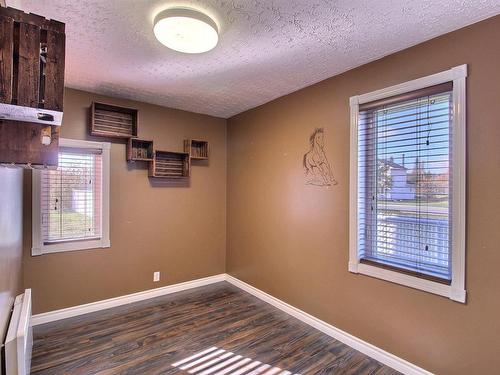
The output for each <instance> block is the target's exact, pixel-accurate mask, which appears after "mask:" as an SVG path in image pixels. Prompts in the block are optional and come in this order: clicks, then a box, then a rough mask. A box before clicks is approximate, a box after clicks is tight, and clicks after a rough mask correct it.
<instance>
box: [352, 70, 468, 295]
mask: <svg viewBox="0 0 500 375" xmlns="http://www.w3.org/2000/svg"><path fill="white" fill-rule="evenodd" d="M466 77H467V65H460V66H457V67H454V68H451V69H449V70H446V71H444V72H440V73H437V74H433V75H430V76H427V77H423V78H418V79H415V80H412V81H408V82H405V83H402V84H399V85H395V86H391V87H388V88H385V89H381V90H377V91H373V92H370V93H367V94H363V95H358V96H353V97H351V98H350V106H351V145H350V149H351V152H350V160H351V163H350V207H349V211H350V213H349V226H350V228H349V266H348V269H349V271H350V272H352V273H359V274H364V275H368V276H371V277H376V278H379V279H383V280H387V281H390V282H393V283H397V284H401V285H405V286H408V287H411V288H415V289H420V290H424V291H426V292H430V293H434V294H438V295H441V296H445V297H448V298H450V299H452V300H454V301H457V302H462V303H465V299H466V291H465V230H466V228H465V199H466V191H465V189H466V184H465V178H466V161H465V159H466V113H465V111H466ZM450 81H453V116H454V117H453V135H452V147H453V151H454V154H453V161H452V163H453V164H452V168H453V187H452V188H453V197H452V199H453V202H452V203H453V204H452V231H453V238H452V249H453V253H452V281H451V285H445V284H441V283H439V282H436V281H431V280H426V279H422V278H419V277H416V276H411V275H407V274H403V273H400V272H397V271H391V270H388V269H384V268H381V267H376V266H371V265H368V264H364V263H361V262H360V259H359V255H358V234H357V228H358V206H357V192H358V163H357V160H358V116H359V106H360V105H361V104H364V103H368V102H372V101H375V100H379V99H384V98H388V97H391V96H395V95H400V94H404V93H407V92H410V91H414V90H419V89H423V88H426V87H430V86H434V85H439V84H442V83H446V82H450Z"/></svg>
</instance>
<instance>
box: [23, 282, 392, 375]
mask: <svg viewBox="0 0 500 375" xmlns="http://www.w3.org/2000/svg"><path fill="white" fill-rule="evenodd" d="M34 336H35V340H34V350H33V360H32V374H72V375H78V374H169V375H174V374H187V370H184V371H183V370H180V369H178V368H175V367H173V366H172V364H174V363H175V362H177V361H181V360H183V359H185V358H187V357H189V356H191V355H193V354H196V353H199V352H201V351H203V350H205V349H208V348H210V347H217V348H220V349H223V350H225V351H226V352H227V351H230V352H232V353H234V355H241V356H242V357H245V358H250V359H251V360H252V361H260V362H262V363H264V364H268V365H270V366H277V367H279V368H281V369H283V370H288V371H290V372H291V373H293V374H302V375H306V374H358V375H367V374H371V375H382V374H386V375H389V374H391V375H395V374H398V373H397V372H396V371H395V370H393V369H391V368H388V367H387V366H384V365H382V364H381V363H379V362H377V361H375V360H373V359H371V358H369V357H367V356H365V355H363V354H361V353H360V352H358V351H356V350H354V349H352V348H350V347H348V346H346V345H344V344H342V343H341V342H339V341H337V340H334V339H333V338H331V337H329V336H326V335H325V334H323V333H321V332H319V331H317V330H315V329H313V328H311V327H310V326H308V325H306V324H304V323H302V322H300V321H298V320H297V319H295V318H293V317H291V316H289V315H287V314H285V313H283V312H281V311H279V310H277V309H275V308H274V307H272V306H271V305H268V304H266V303H264V302H262V301H260V300H258V299H257V298H255V297H253V296H251V295H249V294H247V293H245V292H243V291H241V290H239V289H237V288H235V287H233V286H231V285H229V284H228V283H225V282H224V283H219V284H214V285H211V286H207V287H203V288H198V289H194V290H190V291H185V292H180V293H176V294H172V295H169V296H164V297H159V298H155V299H152V300H149V301H144V302H139V303H135V304H131V305H127V306H122V307H118V308H114V309H110V310H106V311H102V312H97V313H93V314H88V315H85V316H81V317H75V318H71V319H67V320H64V321H60V322H54V323H49V324H45V325H42V326H37V327H35V331H34ZM201 363H204V364H207V363H208V360H205V361H202V362H201ZM221 363H222V360H219V361H218V362H217V361H216V362H215V363H213V364H209V365H208V366H215V365H217V364H221ZM242 366H243V365H241V366H238V367H237V368H242ZM209 368H210V367H207V368H205V370H206V369H209ZM223 368H228V366H226V367H223ZM237 368H235V369H233V371H236V370H237ZM191 369H193V367H191ZM249 371H250V370H248V371H245V372H242V374H243V373H245V374H248V373H249ZM199 372H200V371H198V372H196V371H195V373H199ZM228 374H230V372H229V373H228Z"/></svg>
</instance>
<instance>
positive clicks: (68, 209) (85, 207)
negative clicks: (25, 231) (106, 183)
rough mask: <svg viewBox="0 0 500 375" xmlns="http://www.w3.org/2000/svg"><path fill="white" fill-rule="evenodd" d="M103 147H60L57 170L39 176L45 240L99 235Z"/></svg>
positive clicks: (100, 232)
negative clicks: (101, 148) (100, 148)
mask: <svg viewBox="0 0 500 375" xmlns="http://www.w3.org/2000/svg"><path fill="white" fill-rule="evenodd" d="M101 200H102V150H99V149H95V150H94V149H88V148H86V149H78V148H68V147H66V148H64V147H63V148H60V151H59V166H58V168H57V170H45V171H42V173H41V177H40V205H41V236H42V238H41V239H42V241H43V244H45V245H47V244H53V243H60V242H67V241H80V240H89V239H100V238H101V235H102V225H101V217H102V212H101V207H102V203H101Z"/></svg>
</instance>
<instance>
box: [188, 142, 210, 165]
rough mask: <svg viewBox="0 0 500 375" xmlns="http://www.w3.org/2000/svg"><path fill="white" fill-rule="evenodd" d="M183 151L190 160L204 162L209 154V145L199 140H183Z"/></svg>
mask: <svg viewBox="0 0 500 375" xmlns="http://www.w3.org/2000/svg"><path fill="white" fill-rule="evenodd" d="M184 151H185V152H187V153H189V156H190V157H191V159H196V160H206V159H208V154H209V144H208V142H207V141H202V140H199V139H185V140H184Z"/></svg>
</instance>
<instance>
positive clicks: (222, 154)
mask: <svg viewBox="0 0 500 375" xmlns="http://www.w3.org/2000/svg"><path fill="white" fill-rule="evenodd" d="M64 99H65V103H64V120H63V125H62V128H61V136H62V137H65V138H74V139H89V140H101V141H103V140H106V141H109V140H111V139H104V138H97V137H89V136H88V135H87V134H88V132H87V110H88V107H89V106H90V103H91V102H92V100H96V101H104V102H106V103H116V104H118V105H124V106H131V107H134V108H138V109H139V121H140V123H139V137H141V138H145V139H153V140H154V142H155V148H156V149H158V150H171V151H183V140H184V139H185V138H190V137H191V138H201V139H206V140H208V141H210V144H211V155H210V161H209V163H204V162H198V163H194V165H193V168H192V177H191V180H190V185H189V186H185V185H184V184H180V185H178V186H176V185H177V184H172V185H173V186H162V185H167V184H165V183H162V182H159V181H156V180H155V181H153V180H152V179H148V177H147V164H145V163H144V164H142V163H137V164H127V162H126V158H125V143H124V142H123V141H113V140H111V141H113V144H112V146H111V192H110V195H111V198H110V199H111V200H110V239H111V248H109V249H96V250H84V251H74V252H66V253H58V254H49V255H42V256H38V257H32V256H31V255H30V254H31V253H30V251H31V173H27V174H26V176H25V203H26V204H25V210H24V217H25V233H24V235H25V247H24V267H25V268H24V286H25V287H26V288H32V289H33V303H34V312H35V313H40V312H45V311H50V310H54V309H60V308H64V307H68V306H74V305H79V304H83V303H88V302H92V301H97V300H102V299H106V298H110V297H116V296H120V295H124V294H128V293H133V292H138V291H142V290H146V289H151V288H156V287H161V286H164V285H169V284H173V283H177V282H182V281H187V280H192V279H196V278H200V277H205V276H210V275H214V274H219V273H222V272H224V269H225V240H226V238H225V237H226V234H225V227H226V219H225V215H226V122H225V120H223V119H218V118H214V117H210V116H205V115H198V114H194V113H189V112H184V111H179V110H173V109H168V108H164V107H159V106H154V105H149V104H144V103H138V102H131V101H127V100H119V99H113V98H107V97H102V96H98V95H93V94H90V93H86V92H82V91H76V90H71V89H67V90H66V92H65V98H64ZM154 271H160V272H161V281H160V282H158V283H153V272H154Z"/></svg>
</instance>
